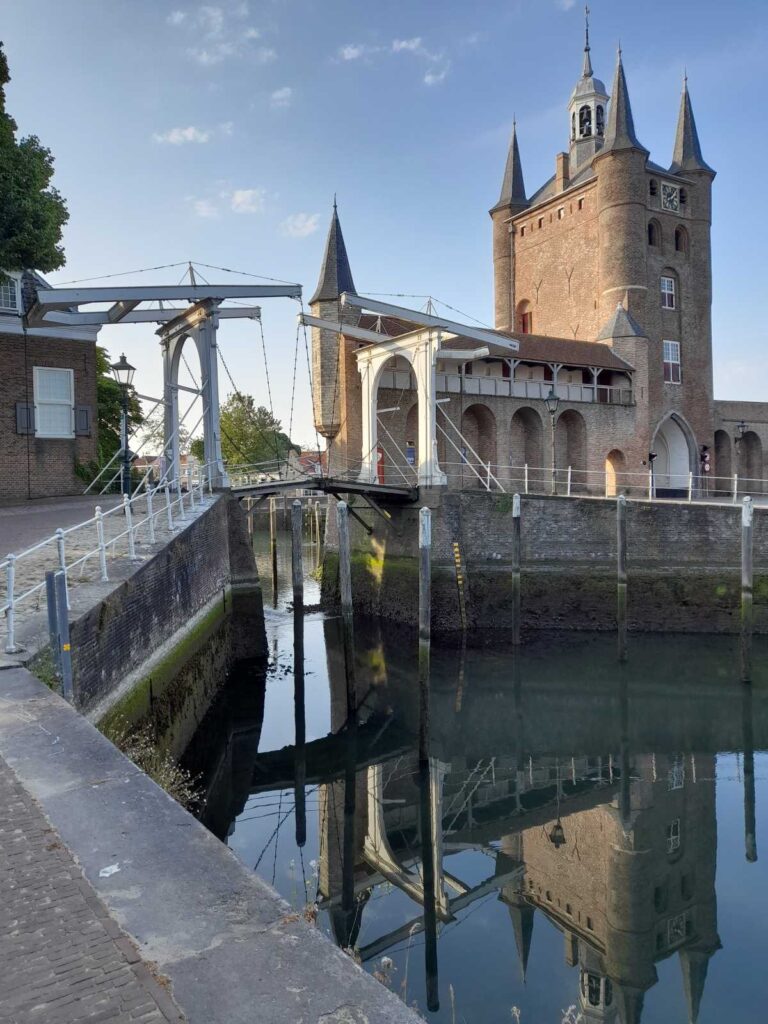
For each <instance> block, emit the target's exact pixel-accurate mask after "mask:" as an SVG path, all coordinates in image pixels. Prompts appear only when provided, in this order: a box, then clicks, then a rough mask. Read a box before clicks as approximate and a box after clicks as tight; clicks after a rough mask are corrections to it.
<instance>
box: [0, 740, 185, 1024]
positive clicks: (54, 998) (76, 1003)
mask: <svg viewBox="0 0 768 1024" xmlns="http://www.w3.org/2000/svg"><path fill="white" fill-rule="evenodd" d="M162 981H163V979H159V980H156V979H155V977H154V976H153V974H152V973H151V972H150V970H149V968H148V966H147V965H146V964H145V963H144V962H143V961H142V960H141V958H140V956H139V955H138V953H137V951H136V948H135V946H134V945H133V943H132V942H131V941H130V940H129V939H128V938H127V937H126V936H125V935H124V934H123V933H122V932H121V930H120V928H119V927H118V926H117V924H116V923H115V922H114V921H113V920H112V919H111V918H110V917H109V916H108V914H107V911H106V909H105V907H104V906H103V904H102V903H101V902H100V900H99V899H98V897H97V896H96V894H95V892H94V891H93V889H92V888H91V887H90V885H89V884H88V882H87V881H86V880H85V879H84V878H83V875H82V872H81V871H80V869H79V868H78V866H77V864H76V863H75V861H74V860H73V858H72V856H71V854H70V853H69V850H68V849H67V848H66V847H65V846H64V844H63V843H62V841H61V840H60V838H59V837H58V834H57V833H56V832H55V831H54V830H53V829H52V828H51V827H50V825H49V824H48V821H47V820H46V818H45V816H44V815H43V812H42V811H41V809H40V807H39V806H38V805H37V803H36V802H35V801H34V800H33V799H32V797H30V796H29V794H28V793H27V792H26V791H25V790H24V789H23V788H22V786H21V785H20V784H19V782H18V781H17V779H16V776H15V775H14V774H13V772H12V771H11V769H10V768H9V767H8V766H7V764H6V763H5V761H3V760H2V758H0V1024H38V1022H39V1024H70V1022H71V1024H75V1022H79V1021H88V1022H92V1024H96V1022H97V1021H98V1022H101V1021H113V1022H115V1024H137V1022H139V1024H168V1022H173V1024H178V1022H180V1021H183V1020H184V1019H185V1018H184V1016H183V1015H182V1014H181V1012H180V1011H179V1009H178V1008H177V1006H176V1004H175V1003H174V1002H173V1000H172V999H171V997H170V995H169V994H168V992H167V991H166V989H165V987H164V986H163V984H162Z"/></svg>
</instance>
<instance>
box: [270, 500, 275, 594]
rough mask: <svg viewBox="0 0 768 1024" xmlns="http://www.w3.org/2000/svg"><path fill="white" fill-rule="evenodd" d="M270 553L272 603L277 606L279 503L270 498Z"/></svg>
mask: <svg viewBox="0 0 768 1024" xmlns="http://www.w3.org/2000/svg"><path fill="white" fill-rule="evenodd" d="M269 553H270V559H271V563H272V604H273V606H274V607H275V608H277V504H276V501H275V499H274V498H270V499H269Z"/></svg>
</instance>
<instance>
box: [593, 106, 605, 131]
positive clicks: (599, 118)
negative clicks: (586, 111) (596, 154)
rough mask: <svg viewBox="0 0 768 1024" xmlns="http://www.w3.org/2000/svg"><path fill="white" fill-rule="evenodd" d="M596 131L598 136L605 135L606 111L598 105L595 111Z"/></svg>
mask: <svg viewBox="0 0 768 1024" xmlns="http://www.w3.org/2000/svg"><path fill="white" fill-rule="evenodd" d="M595 122H596V130H597V134H598V135H603V134H605V111H604V110H603V108H602V107H601V106H599V105H598V107H597V110H596V111H595Z"/></svg>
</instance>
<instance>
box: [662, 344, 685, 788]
mask: <svg viewBox="0 0 768 1024" xmlns="http://www.w3.org/2000/svg"><path fill="white" fill-rule="evenodd" d="M663 344H664V383H665V384H679V383H680V342H679V341H665V342H664V343H663ZM671 778H672V772H671V770H670V779H671ZM681 785H682V783H681ZM669 788H670V789H676V788H677V787H676V786H672V785H671V784H670V787H669Z"/></svg>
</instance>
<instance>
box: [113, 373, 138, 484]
mask: <svg viewBox="0 0 768 1024" xmlns="http://www.w3.org/2000/svg"><path fill="white" fill-rule="evenodd" d="M110 369H111V370H112V375H113V376H114V378H115V380H116V381H117V383H118V385H119V387H120V400H121V403H122V419H121V423H120V444H121V447H122V451H123V472H122V488H121V489H122V492H123V494H128V495H130V493H131V454H130V452H129V451H128V398H129V392H130V390H131V385H132V384H133V375H134V373H136V367H135V366H131V364H130V363H129V362H128V360H127V359H126V358H125V353H123V354H122V355H121V356H120V358H119V359H118V361H117V362H116V363H112V365H111V366H110Z"/></svg>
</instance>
